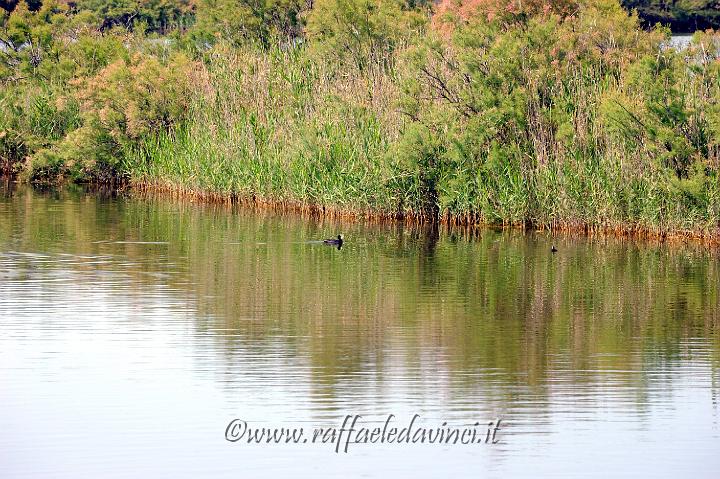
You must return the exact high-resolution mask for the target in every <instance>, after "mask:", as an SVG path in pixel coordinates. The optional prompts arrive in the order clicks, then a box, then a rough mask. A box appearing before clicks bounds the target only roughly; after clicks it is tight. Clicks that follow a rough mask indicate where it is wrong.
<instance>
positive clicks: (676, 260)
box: [0, 185, 720, 478]
mask: <svg viewBox="0 0 720 479" xmlns="http://www.w3.org/2000/svg"><path fill="white" fill-rule="evenodd" d="M339 232H342V233H344V234H345V237H346V243H345V245H344V246H343V247H342V249H340V250H338V249H336V248H333V247H327V246H324V245H322V244H319V243H316V242H313V241H314V240H317V239H322V238H326V237H330V236H334V235H336V234H337V233H339ZM553 243H554V244H556V245H557V246H558V249H559V252H558V253H556V254H554V255H553V254H551V253H550V246H551V245H552V244H553ZM719 281H720V266H719V264H718V258H717V254H716V253H715V252H714V251H711V250H708V249H704V248H702V247H699V246H697V245H675V246H667V245H665V246H663V245H653V244H634V243H631V242H627V241H619V240H609V239H605V240H603V239H591V238H578V239H570V238H562V237H561V238H554V239H552V238H550V237H549V236H548V235H547V234H545V233H520V232H498V231H490V230H477V231H474V232H473V233H472V234H469V233H467V232H463V233H462V234H461V232H450V231H445V230H441V231H439V232H433V231H429V230H427V229H415V228H410V227H407V226H405V227H404V226H402V225H369V224H339V223H336V222H334V221H329V220H324V221H321V220H312V219H308V218H299V217H296V216H291V215H284V216H282V215H275V214H271V213H261V212H260V213H259V212H251V211H244V210H242V209H236V210H232V209H230V208H227V207H224V206H207V205H205V206H201V205H195V204H192V203H188V202H185V203H177V202H171V201H167V200H158V199H156V200H151V199H139V198H133V197H115V196H113V195H112V194H109V193H106V192H105V193H103V192H93V193H85V192H83V191H80V190H74V191H72V190H68V189H66V190H63V191H59V192H57V191H55V192H44V193H43V192H37V191H33V190H31V189H27V188H20V189H13V188H9V187H8V186H7V185H6V186H5V187H4V188H2V189H0V477H3V478H16V477H73V478H75V477H173V478H177V477H193V478H194V477H311V476H317V477H407V476H412V477H440V476H442V477H503V478H510V477H573V478H576V477H606V476H608V475H614V476H615V477H637V476H638V475H639V476H640V477H694V478H711V477H712V478H714V477H717V474H718V472H717V471H718V470H720V454H719V451H720V426H719V425H718V423H719V414H718V412H719V406H718V391H719V389H720V337H719V336H718V331H719V330H720V288H719V286H718V285H719ZM389 414H394V415H395V418H393V419H392V421H391V426H392V425H395V426H396V427H397V428H398V429H401V428H403V427H407V426H408V425H409V423H410V422H411V420H412V418H413V416H414V415H415V414H419V415H420V416H419V419H417V420H416V422H415V423H414V425H413V427H415V428H418V427H426V428H437V427H442V424H443V423H447V424H448V426H447V427H475V426H474V425H475V424H476V423H480V426H479V427H477V429H478V430H479V431H480V432H479V433H478V434H479V437H482V436H486V435H487V429H488V427H487V426H486V424H487V423H489V422H491V421H496V419H498V418H499V419H500V421H501V422H500V427H499V429H497V430H494V431H493V432H494V433H495V439H496V442H497V443H496V444H492V441H490V442H489V443H485V441H478V442H479V443H475V444H460V443H458V444H446V443H443V444H438V443H434V444H428V443H425V444H421V443H420V442H417V443H412V442H410V443H407V442H401V443H398V442H397V441H395V442H392V443H390V442H389V441H384V442H382V443H381V442H376V443H374V444H366V443H363V442H360V443H354V442H353V443H351V444H350V445H349V448H348V452H347V453H345V452H344V451H343V449H344V446H343V447H340V452H339V453H336V452H335V447H336V446H335V444H334V443H332V442H328V443H322V442H313V440H312V437H313V436H312V434H313V431H314V429H315V428H325V429H326V430H327V429H328V428H332V427H335V428H340V426H341V425H342V423H343V419H344V418H345V416H346V415H351V416H354V415H361V416H362V418H360V419H359V420H358V422H357V427H358V428H359V427H361V426H363V427H372V428H374V427H380V426H382V425H383V423H384V422H385V421H386V418H387V417H388V415H389ZM233 419H241V420H244V421H246V424H247V425H248V426H249V427H251V428H255V427H258V428H261V427H268V428H279V427H293V428H301V427H302V428H304V429H303V431H304V433H305V438H306V439H307V438H308V437H310V440H309V441H307V442H305V443H298V444H259V445H258V444H248V443H247V441H245V440H240V441H238V442H231V441H228V440H226V429H227V428H228V425H229V424H230V421H232V420H233ZM236 424H241V423H236ZM495 424H496V423H495ZM230 429H232V428H230ZM239 431H240V430H239V429H237V430H236V431H235V432H236V433H238V434H237V435H239V434H240V432H239ZM411 431H412V429H411ZM232 434H233V431H230V435H231V438H233V437H234V436H232ZM356 439H357V438H356ZM485 439H487V437H485Z"/></svg>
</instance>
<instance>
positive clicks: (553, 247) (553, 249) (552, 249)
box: [550, 245, 557, 253]
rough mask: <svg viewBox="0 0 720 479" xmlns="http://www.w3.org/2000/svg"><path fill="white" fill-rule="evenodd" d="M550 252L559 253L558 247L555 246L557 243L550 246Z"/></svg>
mask: <svg viewBox="0 0 720 479" xmlns="http://www.w3.org/2000/svg"><path fill="white" fill-rule="evenodd" d="M550 252H551V253H557V248H556V247H555V245H552V248H550Z"/></svg>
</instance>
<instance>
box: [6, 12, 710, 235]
mask: <svg viewBox="0 0 720 479" xmlns="http://www.w3.org/2000/svg"><path fill="white" fill-rule="evenodd" d="M428 20H429V21H428ZM189 25H191V26H189ZM0 26H1V28H0V30H1V32H0V43H1V44H2V48H1V49H0V58H1V62H0V81H1V82H2V85H3V88H2V89H0V166H1V167H2V169H3V170H13V171H16V172H19V173H20V174H22V175H23V176H24V177H25V178H28V179H29V180H30V181H33V182H53V181H59V180H60V179H63V178H68V179H71V180H73V181H116V180H118V179H129V180H130V181H132V182H134V183H136V184H142V185H156V186H160V187H169V188H174V189H180V190H185V191H192V192H203V193H208V192H210V193H215V194H222V195H234V196H242V197H246V198H255V200H257V201H270V202H277V201H279V202H288V203H292V204H296V205H297V204H300V205H305V206H308V207H310V206H312V207H318V208H338V209H342V210H345V211H353V212H356V213H358V214H359V213H363V212H374V213H381V214H386V215H410V216H414V217H417V218H422V219H427V220H435V219H437V218H438V217H444V218H447V219H448V220H450V221H458V222H468V223H476V222H489V223H513V224H533V225H536V226H548V227H552V226H568V227H580V226H582V227H588V228H596V227H602V228H606V227H623V228H635V229H654V230H656V231H665V230H668V229H692V230H694V231H701V232H705V233H708V234H709V233H711V232H713V231H715V229H716V228H717V227H718V225H719V224H720V206H719V205H720V201H719V200H720V184H719V183H718V169H719V168H720V62H719V61H718V59H719V58H720V38H719V37H718V35H717V34H715V33H713V32H706V33H701V34H697V35H696V36H695V38H694V40H693V43H692V45H691V46H690V47H689V49H687V50H684V51H682V52H678V51H675V50H672V49H668V48H667V47H666V46H665V43H666V41H667V38H668V33H669V32H668V31H667V30H666V29H663V28H654V29H652V30H646V29H643V28H642V25H641V21H640V19H639V18H638V17H637V16H636V15H634V14H628V13H627V12H626V11H625V10H623V9H622V8H621V7H620V5H619V4H618V3H617V2H616V1H615V0H582V1H573V0H567V1H564V2H551V3H545V2H541V1H528V2H522V3H520V2H515V1H511V0H508V1H501V2H489V1H479V0H478V1H468V2H459V3H455V2H453V3H448V2H443V3H441V4H440V5H439V6H438V7H437V8H435V10H434V13H433V12H432V9H431V7H430V6H429V5H428V4H427V3H425V2H401V1H397V0H317V1H315V2H314V4H313V3H312V2H310V3H306V2H305V1H300V0H253V1H250V0H242V1H240V0H201V1H199V2H197V3H195V2H183V1H179V0H177V1H170V0H168V1H160V0H155V1H150V2H131V1H129V0H116V1H114V2H95V1H94V0H85V1H82V2H79V3H77V4H76V5H75V6H74V7H72V8H71V7H69V6H68V5H67V4H64V3H63V4H60V3H53V2H45V3H44V4H43V5H42V6H41V7H40V8H39V9H31V8H29V6H28V5H27V4H19V5H18V6H17V7H16V8H15V9H14V11H13V12H12V13H11V14H9V15H5V16H3V17H2V24H1V25H0ZM163 33H166V34H167V35H164V36H163V35H160V36H159V34H163Z"/></svg>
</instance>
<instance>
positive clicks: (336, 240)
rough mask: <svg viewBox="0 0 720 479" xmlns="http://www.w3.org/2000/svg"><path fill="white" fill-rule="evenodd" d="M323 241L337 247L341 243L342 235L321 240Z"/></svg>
mask: <svg viewBox="0 0 720 479" xmlns="http://www.w3.org/2000/svg"><path fill="white" fill-rule="evenodd" d="M323 243H325V244H330V245H334V246H337V247H338V248H339V247H340V246H342V244H343V235H337V238H330V239H326V240H323Z"/></svg>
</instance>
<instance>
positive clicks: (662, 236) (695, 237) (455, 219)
mask: <svg viewBox="0 0 720 479" xmlns="http://www.w3.org/2000/svg"><path fill="white" fill-rule="evenodd" d="M118 191H121V192H128V193H129V194H130V195H132V196H135V197H139V198H141V199H148V198H153V197H162V198H167V199H172V200H173V201H176V202H190V203H198V204H207V205H210V204H220V205H227V206H229V207H239V208H243V209H245V210H248V211H253V212H256V211H271V212H274V213H280V214H292V215H296V216H299V217H309V218H322V219H329V220H338V221H345V222H364V223H370V224H381V223H389V224H404V225H406V226H418V227H431V228H432V227H433V226H436V227H442V228H446V229H448V230H461V231H464V232H466V233H472V232H473V231H476V230H480V229H491V230H496V231H522V232H546V233H550V234H552V235H553V236H570V237H585V238H620V239H626V240H631V241H642V242H651V243H653V244H663V243H667V244H679V243H682V244H687V243H695V244H702V245H703V246H706V247H714V246H718V245H720V226H718V227H717V228H716V229H715V231H714V232H713V233H709V232H708V231H703V230H699V229H698V230H681V229H675V230H673V229H667V230H662V229H657V228H650V227H643V226H640V225H632V224H627V225H623V224H617V223H614V224H607V225H592V224H585V223H580V222H574V223H571V222H567V223H565V224H560V223H557V224H555V225H550V226H548V225H541V224H534V223H532V222H526V223H511V222H507V223H487V222H483V221H481V220H479V219H478V215H476V214H468V215H462V216H458V215H451V214H449V213H445V214H440V215H439V216H438V218H437V220H435V221H433V220H432V219H430V218H429V217H428V216H427V215H418V214H416V213H413V212H387V211H373V210H371V209H367V210H352V209H343V208H342V207H334V206H327V205H313V204H308V203H303V202H299V201H289V200H271V199H267V198H258V197H247V196H241V195H238V194H234V193H233V194H223V193H217V192H210V191H194V190H188V189H184V188H181V187H176V186H172V185H158V184H148V183H136V182H129V183H128V184H126V185H125V186H124V187H121V188H118Z"/></svg>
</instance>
